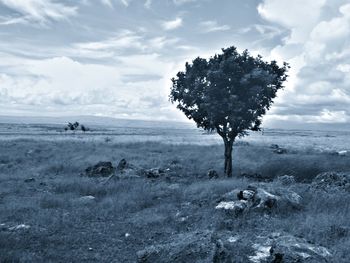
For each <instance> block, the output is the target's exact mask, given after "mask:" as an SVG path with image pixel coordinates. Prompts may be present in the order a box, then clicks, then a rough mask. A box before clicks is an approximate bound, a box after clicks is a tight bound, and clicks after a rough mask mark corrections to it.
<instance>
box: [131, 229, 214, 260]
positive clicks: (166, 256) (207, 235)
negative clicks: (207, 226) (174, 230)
mask: <svg viewBox="0 0 350 263" xmlns="http://www.w3.org/2000/svg"><path fill="white" fill-rule="evenodd" d="M211 235H212V232H211V231H198V232H197V231H194V232H186V233H181V234H177V235H172V236H170V237H169V240H168V241H166V242H163V243H162V244H156V245H151V246H148V247H146V248H144V249H143V250H140V251H138V252H137V253H136V256H137V262H139V263H153V262H191V263H202V262H203V263H206V262H207V263H209V262H213V261H212V260H213V244H212V242H211Z"/></svg>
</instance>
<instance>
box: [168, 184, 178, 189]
mask: <svg viewBox="0 0 350 263" xmlns="http://www.w3.org/2000/svg"><path fill="white" fill-rule="evenodd" d="M168 188H169V189H170V190H177V189H180V185H179V184H171V185H169V186H168Z"/></svg>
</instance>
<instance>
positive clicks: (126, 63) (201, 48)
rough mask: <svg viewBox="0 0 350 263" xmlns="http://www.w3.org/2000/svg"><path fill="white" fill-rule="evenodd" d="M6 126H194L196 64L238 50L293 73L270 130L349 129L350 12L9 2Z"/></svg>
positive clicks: (219, 3) (1, 81)
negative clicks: (48, 119) (187, 101)
mask: <svg viewBox="0 0 350 263" xmlns="http://www.w3.org/2000/svg"><path fill="white" fill-rule="evenodd" d="M0 39H1V41H0V55H1V57H0V58H1V59H0V115H17V116H18V115H27V116H29V115H32V116H65V115H96V116H110V117H117V118H132V119H158V120H184V117H183V116H182V114H181V113H180V112H178V111H177V110H176V109H175V108H174V106H172V105H171V104H170V103H169V102H168V93H169V89H170V85H171V83H170V78H171V77H172V76H174V75H175V74H176V72H177V71H179V70H181V69H182V68H183V66H184V63H185V62H186V61H190V60H191V59H193V58H195V57H197V56H204V57H209V56H210V55H213V54H215V53H218V52H219V51H220V48H222V47H228V46H231V45H235V46H236V47H238V48H239V49H240V50H243V49H245V48H247V49H249V50H250V51H251V52H252V53H253V54H258V53H260V54H261V55H263V56H264V58H266V59H269V60H271V59H276V60H277V61H287V62H289V63H290V65H291V67H292V69H291V72H290V78H289V81H288V83H287V87H286V89H285V90H283V91H282V92H280V93H279V97H278V99H277V101H276V103H275V105H274V106H273V108H272V110H271V111H270V112H269V114H268V116H267V118H266V122H267V123H273V122H278V121H290V122H308V123H313V122H318V123H346V122H348V121H349V120H350V107H349V105H350V3H349V1H348V0H293V1H291V0H61V1H58V0H0Z"/></svg>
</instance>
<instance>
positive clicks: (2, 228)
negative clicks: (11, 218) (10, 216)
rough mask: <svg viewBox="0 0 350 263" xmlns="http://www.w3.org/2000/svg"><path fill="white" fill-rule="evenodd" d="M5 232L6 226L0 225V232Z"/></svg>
mask: <svg viewBox="0 0 350 263" xmlns="http://www.w3.org/2000/svg"><path fill="white" fill-rule="evenodd" d="M5 230H7V226H6V224H3V223H2V224H0V231H5Z"/></svg>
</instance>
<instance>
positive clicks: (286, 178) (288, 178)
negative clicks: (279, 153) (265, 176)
mask: <svg viewBox="0 0 350 263" xmlns="http://www.w3.org/2000/svg"><path fill="white" fill-rule="evenodd" d="M277 181H278V182H280V183H281V184H282V185H292V184H294V183H295V177H294V176H293V175H282V176H279V177H277Z"/></svg>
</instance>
